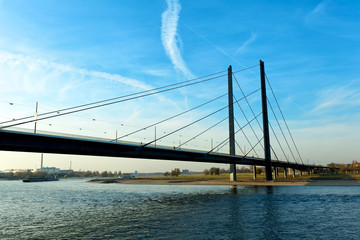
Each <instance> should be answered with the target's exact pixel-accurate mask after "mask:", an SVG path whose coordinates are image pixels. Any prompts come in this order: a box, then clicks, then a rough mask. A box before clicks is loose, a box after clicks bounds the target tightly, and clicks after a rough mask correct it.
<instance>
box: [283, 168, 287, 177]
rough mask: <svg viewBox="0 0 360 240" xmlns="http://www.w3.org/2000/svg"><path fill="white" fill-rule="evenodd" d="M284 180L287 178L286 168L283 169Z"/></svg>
mask: <svg viewBox="0 0 360 240" xmlns="http://www.w3.org/2000/svg"><path fill="white" fill-rule="evenodd" d="M284 178H287V168H284Z"/></svg>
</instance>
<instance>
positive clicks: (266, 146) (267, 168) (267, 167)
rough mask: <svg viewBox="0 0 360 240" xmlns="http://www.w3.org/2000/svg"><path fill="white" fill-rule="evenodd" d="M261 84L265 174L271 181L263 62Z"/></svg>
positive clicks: (262, 65)
mask: <svg viewBox="0 0 360 240" xmlns="http://www.w3.org/2000/svg"><path fill="white" fill-rule="evenodd" d="M260 82H261V102H262V116H263V131H264V155H265V173H266V180H267V181H271V180H272V169H271V152H270V135H269V119H268V111H267V97H266V82H265V67H264V62H263V61H261V60H260Z"/></svg>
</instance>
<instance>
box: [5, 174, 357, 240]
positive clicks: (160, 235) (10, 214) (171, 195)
mask: <svg viewBox="0 0 360 240" xmlns="http://www.w3.org/2000/svg"><path fill="white" fill-rule="evenodd" d="M0 188H1V192H0V204H1V205H0V239H360V207H359V206H360V187H315V186H304V187H256V186H246V187H241V186H239V187H238V188H237V189H235V190H234V189H230V187H229V186H188V185H187V186H179V185H176V186H171V185H122V184H99V183H89V182H87V180H84V179H61V180H60V181H58V182H38V183H36V182H35V183H23V182H21V181H0Z"/></svg>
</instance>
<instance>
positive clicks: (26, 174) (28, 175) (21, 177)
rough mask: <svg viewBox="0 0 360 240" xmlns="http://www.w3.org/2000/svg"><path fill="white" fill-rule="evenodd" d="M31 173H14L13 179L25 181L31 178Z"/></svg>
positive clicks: (28, 171)
mask: <svg viewBox="0 0 360 240" xmlns="http://www.w3.org/2000/svg"><path fill="white" fill-rule="evenodd" d="M32 175H33V174H32V172H31V171H30V170H27V171H18V172H15V173H14V177H15V178H18V179H26V178H29V177H32Z"/></svg>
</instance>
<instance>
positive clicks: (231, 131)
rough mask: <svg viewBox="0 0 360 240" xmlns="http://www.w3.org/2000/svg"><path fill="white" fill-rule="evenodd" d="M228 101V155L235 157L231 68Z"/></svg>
mask: <svg viewBox="0 0 360 240" xmlns="http://www.w3.org/2000/svg"><path fill="white" fill-rule="evenodd" d="M228 99H229V107H228V108H229V154H230V155H233V156H235V130H234V97H233V84H232V67H231V65H230V66H229V68H228ZM230 181H236V164H235V163H230Z"/></svg>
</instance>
